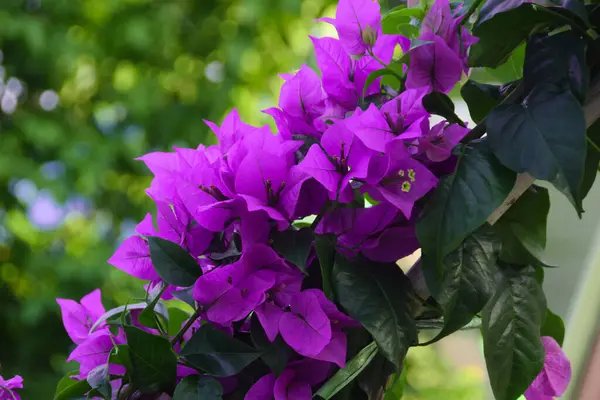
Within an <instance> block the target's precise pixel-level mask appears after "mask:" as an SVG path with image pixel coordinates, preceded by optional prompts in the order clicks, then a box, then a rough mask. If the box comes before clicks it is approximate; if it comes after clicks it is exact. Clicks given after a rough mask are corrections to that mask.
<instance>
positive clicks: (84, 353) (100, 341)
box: [67, 328, 126, 379]
mask: <svg viewBox="0 0 600 400" xmlns="http://www.w3.org/2000/svg"><path fill="white" fill-rule="evenodd" d="M125 342H126V340H125V332H123V331H122V330H119V332H118V334H117V335H113V334H112V333H111V332H110V330H109V329H108V328H103V329H100V330H97V331H95V332H93V333H92V334H91V335H90V336H88V337H87V339H85V340H84V341H83V342H82V343H81V344H79V345H78V346H77V347H76V348H75V350H73V351H72V352H71V354H69V358H67V361H77V362H78V363H79V378H80V379H85V378H86V377H87V375H88V373H89V372H90V371H92V370H93V369H94V368H96V367H98V366H100V365H103V364H106V363H107V362H108V357H109V355H110V352H111V350H112V349H113V347H114V346H115V344H124V343H125ZM109 371H110V373H111V374H122V373H125V368H123V367H122V366H120V365H110V366H109Z"/></svg>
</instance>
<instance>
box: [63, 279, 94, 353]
mask: <svg viewBox="0 0 600 400" xmlns="http://www.w3.org/2000/svg"><path fill="white" fill-rule="evenodd" d="M56 302H57V303H58V305H59V307H60V311H61V314H62V320H63V325H64V326H65V330H66V331H67V334H68V335H69V337H70V338H71V340H72V341H73V343H75V344H81V343H82V342H83V341H84V340H85V339H87V337H88V336H89V334H90V328H91V327H92V325H94V323H95V322H96V321H97V320H98V319H99V318H100V317H101V316H102V315H103V314H104V313H105V310H104V306H103V305H102V294H101V293H100V289H96V290H94V291H92V292H91V293H89V294H87V295H85V296H83V297H82V298H81V300H80V302H79V303H77V302H76V301H75V300H69V299H56Z"/></svg>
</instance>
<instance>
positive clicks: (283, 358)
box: [250, 315, 293, 376]
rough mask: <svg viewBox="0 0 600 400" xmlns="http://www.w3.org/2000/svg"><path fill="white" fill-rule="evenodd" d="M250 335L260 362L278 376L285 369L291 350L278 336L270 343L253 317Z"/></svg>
mask: <svg viewBox="0 0 600 400" xmlns="http://www.w3.org/2000/svg"><path fill="white" fill-rule="evenodd" d="M250 335H251V336H252V343H254V346H256V348H257V349H258V350H260V351H261V352H262V355H261V356H260V357H261V358H262V360H263V361H264V362H265V364H267V365H268V366H269V368H271V370H272V371H273V372H274V373H275V375H277V376H279V375H280V374H281V373H282V372H283V370H284V369H285V366H286V365H287V362H288V360H289V358H290V356H291V355H292V354H293V350H292V349H291V348H290V346H288V345H287V343H285V341H284V340H283V338H282V337H281V336H280V335H278V336H277V337H276V338H275V340H274V341H273V342H271V341H270V340H269V339H268V338H267V335H266V334H265V331H264V329H263V327H262V326H261V324H260V322H259V320H258V318H257V317H256V316H255V315H254V316H252V319H251V320H250Z"/></svg>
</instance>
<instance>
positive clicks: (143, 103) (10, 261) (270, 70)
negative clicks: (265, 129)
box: [0, 0, 484, 400]
mask: <svg viewBox="0 0 600 400" xmlns="http://www.w3.org/2000/svg"><path fill="white" fill-rule="evenodd" d="M333 12H334V1H333V0H1V1H0V375H3V376H5V377H10V376H12V375H13V374H20V375H22V376H23V377H24V379H25V389H24V390H23V391H22V394H23V398H24V399H25V400H30V399H32V400H33V399H48V398H50V397H51V395H52V393H54V386H55V384H56V382H57V380H58V379H59V377H60V376H61V375H63V374H64V373H66V372H67V371H69V370H71V369H73V368H72V367H73V366H68V365H66V364H65V362H64V360H65V358H66V355H67V354H68V352H69V351H70V350H71V343H70V341H69V338H68V337H67V335H66V334H65V332H64V330H63V328H62V323H61V321H60V314H59V310H58V307H57V305H56V302H55V298H56V297H65V298H75V299H79V298H80V297H81V296H82V295H84V294H86V293H88V292H89V291H91V290H92V289H94V288H96V287H100V288H101V289H102V292H103V297H104V302H105V305H106V306H107V308H109V307H112V306H114V305H116V304H124V303H126V302H127V301H128V300H129V299H131V298H132V297H136V296H141V293H142V288H141V283H140V282H137V281H134V280H133V279H130V278H129V277H128V276H126V275H125V274H124V273H122V272H120V271H118V270H116V269H114V268H112V267H110V266H109V265H108V264H107V263H106V259H107V258H108V257H109V256H110V255H111V254H112V252H113V250H114V248H115V246H116V245H117V243H118V242H119V240H122V239H123V238H124V237H126V236H128V235H130V234H131V233H132V231H133V228H134V226H135V224H136V223H137V221H139V220H141V218H142V217H143V215H144V214H145V213H146V212H148V211H152V205H151V202H150V201H149V200H148V199H147V198H146V196H145V194H144V189H145V188H146V187H147V186H148V184H149V182H150V176H149V174H148V172H147V171H146V169H145V167H144V166H143V164H141V163H140V162H136V161H134V158H135V157H138V156H140V155H142V154H144V153H147V152H150V151H156V150H168V149H169V148H170V147H171V146H173V145H177V146H191V147H195V146H197V144H198V143H210V142H211V141H213V140H214V138H213V137H212V135H211V134H209V130H208V128H207V127H206V126H205V125H204V124H203V123H202V119H210V120H213V121H220V120H221V118H222V117H223V115H224V114H225V113H226V112H227V111H229V110H230V109H231V108H232V107H233V106H236V107H237V108H238V109H239V111H240V113H241V115H242V117H243V118H244V119H245V120H246V121H247V122H250V123H265V122H267V121H268V119H267V118H266V116H264V115H262V114H261V113H260V112H259V110H261V109H263V108H266V107H269V106H271V105H273V104H274V103H275V102H276V95H277V93H278V91H279V87H280V85H281V80H280V78H278V76H277V74H278V73H283V72H290V71H292V70H293V69H294V68H297V67H299V66H300V65H301V64H302V63H303V62H309V63H311V64H314V62H313V60H312V59H311V55H312V47H311V42H310V41H309V40H308V38H307V35H308V34H314V35H317V36H318V35H323V34H324V33H326V32H329V31H325V30H326V29H328V28H327V27H326V26H325V25H324V24H315V23H313V20H314V19H315V18H318V17H320V16H323V15H331V14H333ZM477 350H478V349H477V348H475V349H474V351H475V352H477ZM442 353H443V352H441V353H440V351H439V349H438V350H436V349H422V350H418V351H415V352H413V353H411V356H410V360H409V364H410V368H409V375H408V379H409V384H410V393H409V394H408V396H409V397H408V398H410V399H438V398H441V397H439V396H440V393H444V397H443V398H444V399H450V400H451V399H479V398H483V397H484V395H483V393H484V385H483V383H482V382H483V372H482V370H481V368H480V367H477V368H474V367H472V366H466V367H465V368H455V366H452V365H450V364H449V363H448V362H446V361H445V358H444V357H443V356H441V355H440V354H442Z"/></svg>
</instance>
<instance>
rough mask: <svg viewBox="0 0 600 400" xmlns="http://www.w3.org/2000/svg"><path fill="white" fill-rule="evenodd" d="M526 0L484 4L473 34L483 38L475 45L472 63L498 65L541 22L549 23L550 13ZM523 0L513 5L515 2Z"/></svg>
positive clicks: (470, 61)
mask: <svg viewBox="0 0 600 400" xmlns="http://www.w3.org/2000/svg"><path fill="white" fill-rule="evenodd" d="M522 3H523V0H516V1H515V0H499V1H493V0H491V1H487V2H486V4H485V5H484V6H483V7H482V8H481V12H480V14H479V15H480V16H479V21H478V24H477V26H476V27H475V29H473V35H475V36H477V37H478V38H479V42H477V43H475V44H474V45H473V46H471V51H470V53H469V65H470V66H472V67H492V68H495V67H497V66H499V65H501V64H503V63H504V62H505V61H506V60H507V59H508V58H509V56H510V54H511V53H512V52H513V51H514V50H515V49H516V48H517V47H518V46H519V45H520V44H521V43H523V42H524V41H525V40H526V39H527V37H528V36H529V34H530V33H531V32H532V31H533V30H534V28H536V27H537V26H538V25H540V24H542V25H544V24H548V16H547V15H546V14H544V13H543V12H539V11H536V10H535V9H534V6H533V4H522ZM515 4H517V5H519V4H521V5H520V6H519V7H516V8H513V7H514V5H515Z"/></svg>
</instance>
